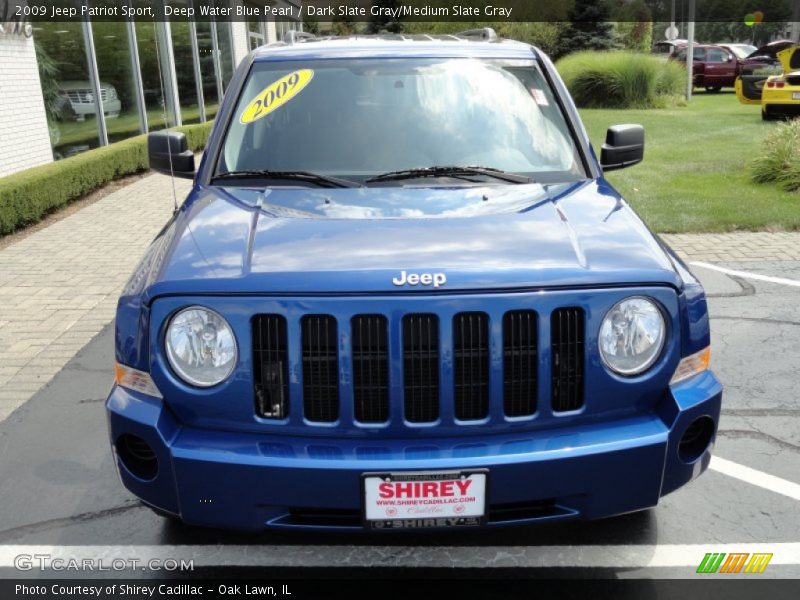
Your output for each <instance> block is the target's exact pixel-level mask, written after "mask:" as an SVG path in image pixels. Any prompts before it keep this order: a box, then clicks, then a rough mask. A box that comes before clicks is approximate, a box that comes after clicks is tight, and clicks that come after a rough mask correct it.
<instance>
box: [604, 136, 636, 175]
mask: <svg viewBox="0 0 800 600" xmlns="http://www.w3.org/2000/svg"><path fill="white" fill-rule="evenodd" d="M643 158H644V127H642V126H641V125H614V126H613V127H609V128H608V131H607V132H606V143H605V144H603V146H602V148H601V149H600V166H601V167H602V169H603V171H613V170H615V169H624V168H625V167H631V166H633V165H635V164H637V163H640V162H642V159H643Z"/></svg>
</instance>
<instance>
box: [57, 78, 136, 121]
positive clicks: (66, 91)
mask: <svg viewBox="0 0 800 600" xmlns="http://www.w3.org/2000/svg"><path fill="white" fill-rule="evenodd" d="M58 94H59V96H60V98H61V99H60V101H59V115H60V116H61V119H62V120H69V119H75V120H77V121H83V120H84V119H85V118H86V115H93V114H95V113H96V112H97V104H96V102H95V98H94V90H92V85H91V84H90V83H89V82H88V81H62V82H61V83H60V84H58ZM100 97H101V99H102V101H103V112H104V113H105V114H106V117H109V118H112V119H113V118H116V117H118V116H119V111H120V109H121V108H122V103H121V102H120V101H119V97H118V96H117V89H116V88H115V87H114V86H113V85H111V84H109V83H103V82H102V81H101V82H100Z"/></svg>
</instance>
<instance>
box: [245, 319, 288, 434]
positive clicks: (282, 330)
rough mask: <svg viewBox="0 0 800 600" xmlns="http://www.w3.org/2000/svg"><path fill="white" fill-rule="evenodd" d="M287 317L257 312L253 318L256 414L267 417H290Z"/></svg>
mask: <svg viewBox="0 0 800 600" xmlns="http://www.w3.org/2000/svg"><path fill="white" fill-rule="evenodd" d="M287 367H288V361H287V356H286V319H284V318H283V317H282V316H280V315H258V316H256V317H255V318H254V319H253V380H254V383H255V393H256V413H257V414H258V416H260V417H264V418H267V419H285V418H286V417H287V416H289V373H288V368H287Z"/></svg>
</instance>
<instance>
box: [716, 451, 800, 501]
mask: <svg viewBox="0 0 800 600" xmlns="http://www.w3.org/2000/svg"><path fill="white" fill-rule="evenodd" d="M708 468H709V469H713V470H714V471H717V472H719V473H722V474H724V475H728V476H729V477H734V478H735V479H739V480H741V481H744V482H746V483H749V484H751V485H757V486H758V487H760V488H764V489H765V490H769V491H771V492H775V493H776V494H781V495H783V496H787V497H789V498H792V499H794V500H800V485H798V484H796V483H794V482H792V481H789V480H788V479H782V478H780V477H775V475H770V474H769V473H764V472H763V471H758V470H756V469H751V468H750V467H746V466H744V465H740V464H739V463H735V462H732V461H730V460H725V459H724V458H720V457H719V456H712V457H711V464H710V465H709V467H708Z"/></svg>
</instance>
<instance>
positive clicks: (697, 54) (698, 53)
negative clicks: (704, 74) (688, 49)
mask: <svg viewBox="0 0 800 600" xmlns="http://www.w3.org/2000/svg"><path fill="white" fill-rule="evenodd" d="M694 59H695V60H705V59H706V49H705V48H695V49H694Z"/></svg>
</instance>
